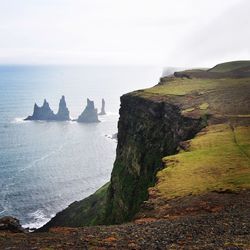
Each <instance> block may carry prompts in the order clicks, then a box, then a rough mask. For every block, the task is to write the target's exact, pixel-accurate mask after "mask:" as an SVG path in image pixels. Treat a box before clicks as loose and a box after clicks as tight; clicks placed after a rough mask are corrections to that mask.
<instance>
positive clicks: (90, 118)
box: [77, 99, 99, 123]
mask: <svg viewBox="0 0 250 250" xmlns="http://www.w3.org/2000/svg"><path fill="white" fill-rule="evenodd" d="M77 122H84V123H92V122H99V120H98V115H97V109H96V108H95V104H94V101H91V100H89V99H87V106H86V108H85V109H84V111H83V112H82V114H81V115H80V116H79V117H78V119H77Z"/></svg>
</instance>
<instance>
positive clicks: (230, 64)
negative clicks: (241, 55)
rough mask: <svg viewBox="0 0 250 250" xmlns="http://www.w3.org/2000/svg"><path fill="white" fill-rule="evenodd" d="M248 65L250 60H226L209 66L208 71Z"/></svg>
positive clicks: (229, 69) (227, 70)
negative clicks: (211, 66)
mask: <svg viewBox="0 0 250 250" xmlns="http://www.w3.org/2000/svg"><path fill="white" fill-rule="evenodd" d="M244 67H250V61H233V62H226V63H221V64H218V65H216V66H215V67H213V68H211V69H210V70H208V71H210V72H229V71H232V70H236V69H240V68H244Z"/></svg>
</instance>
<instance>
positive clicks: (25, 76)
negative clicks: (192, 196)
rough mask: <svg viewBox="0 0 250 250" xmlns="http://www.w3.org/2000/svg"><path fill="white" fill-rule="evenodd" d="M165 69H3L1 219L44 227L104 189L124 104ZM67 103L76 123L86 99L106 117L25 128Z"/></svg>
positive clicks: (0, 91)
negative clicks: (44, 107) (45, 109)
mask: <svg viewBox="0 0 250 250" xmlns="http://www.w3.org/2000/svg"><path fill="white" fill-rule="evenodd" d="M160 75H161V69H159V68H155V67H139V66H136V67H132V66H131V67H127V66H0V217H1V216H5V215H11V216H15V217H17V218H19V219H20V221H21V224H22V225H23V226H24V227H31V228H34V227H36V228H37V227H40V226H42V225H43V224H45V223H46V222H47V221H48V220H49V219H50V218H51V217H52V216H54V215H55V214H56V213H57V212H59V211H60V210H62V209H63V208H65V207H67V206H68V205H69V204H70V203H72V202H73V201H76V200H80V199H83V198H85V197H87V196H88V195H90V194H91V193H93V192H94V191H95V190H97V189H98V188H99V187H100V186H102V185H103V184H105V183H106V182H107V181H108V180H109V178H110V174H111V170H112V166H113V162H114V159H115V150H116V141H115V140H112V139H110V138H109V137H110V135H112V134H114V133H116V132H117V121H118V118H119V115H118V111H119V105H120V99H119V98H120V96H121V95H122V94H124V93H127V92H129V91H133V90H136V89H141V88H145V87H150V86H152V85H154V84H156V83H157V81H158V79H159V76H160ZM61 95H65V97H66V102H67V106H68V108H69V110H70V115H71V117H72V118H77V116H78V115H79V114H80V113H81V112H82V110H83V109H84V107H85V105H86V98H87V97H88V98H90V99H91V100H94V101H95V106H96V107H97V108H98V109H99V110H100V107H101V98H105V100H106V111H107V115H106V116H102V117H100V120H101V122H100V123H98V124H79V123H76V122H71V121H69V122H42V121H23V118H25V117H26V116H28V115H30V114H32V111H33V105H34V103H35V102H37V104H38V105H41V104H42V103H43V99H44V98H46V99H47V101H48V102H49V103H50V107H51V108H52V109H53V110H54V112H57V109H58V103H59V99H60V97H61Z"/></svg>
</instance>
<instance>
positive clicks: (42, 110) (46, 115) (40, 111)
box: [24, 96, 70, 121]
mask: <svg viewBox="0 0 250 250" xmlns="http://www.w3.org/2000/svg"><path fill="white" fill-rule="evenodd" d="M24 120H26V121H27V120H33V121H34V120H40V121H68V120H70V118H69V110H68V108H67V105H66V101H65V97H64V96H62V98H61V100H60V103H59V109H58V112H57V114H54V112H53V111H52V110H51V108H50V106H49V103H48V102H47V101H46V99H44V102H43V105H42V106H41V107H39V106H38V105H37V104H36V103H35V105H34V111H33V115H31V116H28V117H27V118H26V119H24Z"/></svg>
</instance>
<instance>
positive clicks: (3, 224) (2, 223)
mask: <svg viewBox="0 0 250 250" xmlns="http://www.w3.org/2000/svg"><path fill="white" fill-rule="evenodd" d="M1 230H5V231H10V232H12V233H24V232H25V229H24V228H23V227H22V226H21V224H20V222H19V220H18V219H16V218H14V217H11V216H5V217H2V218H0V231H1Z"/></svg>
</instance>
